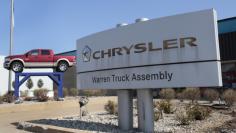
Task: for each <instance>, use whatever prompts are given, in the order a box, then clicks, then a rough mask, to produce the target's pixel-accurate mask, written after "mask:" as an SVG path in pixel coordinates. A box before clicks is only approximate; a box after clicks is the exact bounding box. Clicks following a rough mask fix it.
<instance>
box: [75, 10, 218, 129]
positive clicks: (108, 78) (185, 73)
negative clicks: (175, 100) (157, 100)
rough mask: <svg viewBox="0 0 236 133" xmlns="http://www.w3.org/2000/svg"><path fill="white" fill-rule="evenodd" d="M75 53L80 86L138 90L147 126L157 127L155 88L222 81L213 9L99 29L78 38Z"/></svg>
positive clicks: (213, 83) (143, 127) (209, 84)
mask: <svg viewBox="0 0 236 133" xmlns="http://www.w3.org/2000/svg"><path fill="white" fill-rule="evenodd" d="M77 55H78V57H79V58H77V88H78V89H115V90H122V89H124V90H127V89H134V90H137V92H138V97H140V99H139V103H140V104H139V107H138V108H139V117H143V118H139V120H140V121H139V123H140V124H139V126H142V128H141V129H142V130H143V131H151V132H152V131H153V129H151V128H153V126H148V125H147V123H153V121H152V120H153V118H152V117H153V110H152V109H153V108H152V104H151V103H150V102H151V101H152V100H151V99H152V95H151V89H155V88H177V87H215V86H222V77H221V63H220V53H219V41H218V29H217V16H216V12H215V10H214V9H209V10H203V11H198V12H192V13H186V14H181V15H174V16H169V17H163V18H159V19H152V20H146V21H141V22H137V23H134V24H129V25H126V26H121V27H117V28H113V29H110V30H106V31H102V32H99V33H95V34H93V35H90V36H87V37H84V38H81V39H78V40H77ZM139 90H140V91H139ZM118 95H119V96H120V97H125V95H123V96H122V93H121V94H118ZM119 96H118V97H119ZM127 99H128V98H127ZM118 101H122V100H118ZM141 103H142V104H141ZM120 106H121V105H120ZM141 106H142V107H141ZM126 107H128V106H126ZM142 108H145V109H142ZM151 110H152V111H151ZM140 112H143V113H144V114H141V115H140ZM148 113H149V114H151V115H150V116H146V114H148ZM119 115H121V113H119ZM130 115H131V114H130ZM127 119H128V118H127ZM120 120H121V119H119V121H120ZM151 121H152V122H151ZM141 123H143V124H141ZM151 125H153V124H151Z"/></svg>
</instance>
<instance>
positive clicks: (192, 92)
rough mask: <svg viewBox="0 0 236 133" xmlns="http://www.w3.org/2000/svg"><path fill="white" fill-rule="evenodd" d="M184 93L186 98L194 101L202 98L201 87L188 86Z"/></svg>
mask: <svg viewBox="0 0 236 133" xmlns="http://www.w3.org/2000/svg"><path fill="white" fill-rule="evenodd" d="M183 95H184V98H186V99H189V100H191V101H192V103H193V102H194V101H195V100H198V99H199V98H200V90H199V88H187V89H185V90H184V92H183Z"/></svg>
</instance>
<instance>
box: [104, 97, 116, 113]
mask: <svg viewBox="0 0 236 133" xmlns="http://www.w3.org/2000/svg"><path fill="white" fill-rule="evenodd" d="M104 109H105V110H106V111H107V112H108V113H109V114H113V115H117V114H118V106H117V103H115V102H114V101H110V100H109V101H108V102H107V104H106V105H105V106H104Z"/></svg>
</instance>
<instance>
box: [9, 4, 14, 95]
mask: <svg viewBox="0 0 236 133" xmlns="http://www.w3.org/2000/svg"><path fill="white" fill-rule="evenodd" d="M10 13H11V14H10V47H9V55H12V48H13V34H14V0H11V5H10ZM8 77H9V80H8V92H9V91H11V86H12V72H11V70H9V75H8Z"/></svg>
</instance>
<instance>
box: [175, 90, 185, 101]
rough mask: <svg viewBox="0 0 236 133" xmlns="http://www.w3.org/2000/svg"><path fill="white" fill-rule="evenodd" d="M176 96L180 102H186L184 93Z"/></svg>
mask: <svg viewBox="0 0 236 133" xmlns="http://www.w3.org/2000/svg"><path fill="white" fill-rule="evenodd" d="M176 96H177V98H178V99H179V100H180V102H183V101H184V93H183V92H179V93H177V94H176Z"/></svg>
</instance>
